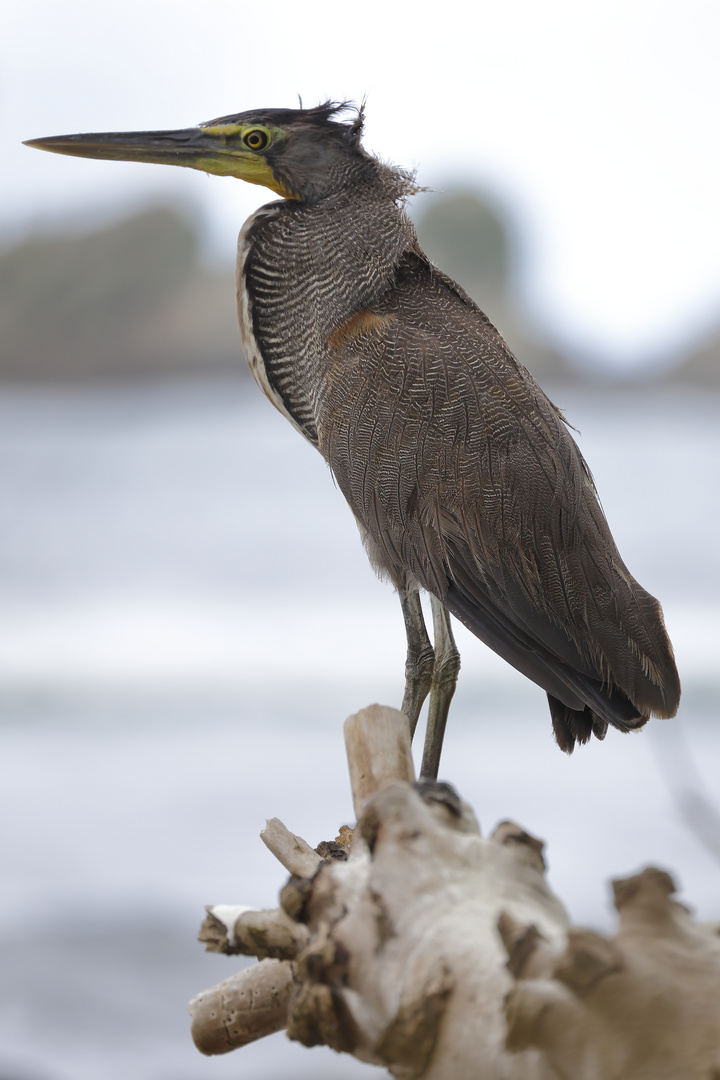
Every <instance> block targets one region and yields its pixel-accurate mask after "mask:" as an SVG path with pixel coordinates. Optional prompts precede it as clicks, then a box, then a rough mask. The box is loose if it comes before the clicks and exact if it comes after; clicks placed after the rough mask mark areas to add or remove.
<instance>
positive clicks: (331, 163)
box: [28, 103, 680, 778]
mask: <svg viewBox="0 0 720 1080" xmlns="http://www.w3.org/2000/svg"><path fill="white" fill-rule="evenodd" d="M343 108H344V107H343V106H341V105H335V104H332V103H326V104H324V105H320V106H318V107H317V108H313V109H255V110H251V111H249V112H243V113H239V114H237V115H235V116H223V117H220V118H219V119H217V120H212V121H210V122H209V123H207V124H201V125H200V126H199V127H196V128H190V129H188V130H183V131H155V132H130V133H111V134H89V135H68V136H60V137H57V138H49V139H37V140H34V141H32V142H30V143H29V144H28V145H30V146H35V147H38V148H40V149H43V150H52V151H55V152H56V153H61V154H73V155H79V156H81V157H91V158H113V159H118V160H122V161H147V162H158V163H163V164H169V165H184V166H188V167H190V168H193V169H201V170H203V171H204V172H208V173H216V174H220V175H222V176H234V177H238V178H240V179H242V180H248V181H250V182H251V183H253V184H261V185H264V186H265V187H268V188H270V189H271V190H272V191H274V192H275V193H276V194H278V195H280V196H281V197H282V198H281V200H280V201H276V202H272V203H270V204H268V205H267V206H263V207H261V209H260V210H258V211H257V212H256V213H255V214H253V215H252V217H251V218H250V219H249V220H248V221H247V222H246V224H245V226H244V228H243V229H242V232H241V233H240V240H239V246H238V267H237V292H238V312H239V319H240V329H241V335H242V341H243V344H244V347H245V353H246V356H247V359H248V362H249V364H250V368H251V369H252V373H253V375H254V376H255V379H256V381H257V382H258V384H259V385H260V387H261V388H262V390H263V391H264V393H265V394H266V395H267V397H268V398H270V400H271V401H272V403H273V404H274V405H275V406H276V407H277V408H278V409H279V410H280V412H282V413H283V414H284V415H285V416H286V417H287V418H288V420H289V421H290V422H291V423H292V424H293V425H294V426H295V427H296V428H297V429H298V431H299V432H300V433H301V434H302V435H304V436H305V438H306V439H308V440H309V441H310V442H311V443H312V444H313V445H314V446H316V447H317V449H318V450H319V451H320V453H321V454H322V455H323V457H324V458H325V460H326V461H327V462H328V464H329V466H330V468H331V469H332V472H333V474H334V476H335V478H336V480H337V483H338V484H339V486H340V488H341V490H342V492H343V494H344V495H345V498H346V499H347V501H348V503H349V504H350V508H351V509H352V511H353V513H354V515H355V517H356V519H357V522H358V524H359V527H360V532H361V534H362V537H363V541H364V543H365V546H366V548H367V552H368V555H369V556H370V560H371V562H372V564H373V565H374V567H375V568H376V570H378V571H379V573H380V574H382V575H384V576H386V577H388V578H389V579H390V581H391V582H392V583H393V585H395V587H396V588H397V590H398V593H399V595H400V601H401V604H402V609H403V615H404V619H405V626H406V630H407V638H408V660H407V665H406V689H405V697H404V701H403V706H402V707H403V710H404V711H405V712H406V713H407V715H408V718H409V720H410V725H411V729H412V730H413V731H414V729H415V725H416V723H417V718H418V713H419V711H420V709H421V707H422V704H423V701H424V700H425V698H426V697H427V696H428V694H429V695H430V706H429V709H430V712H429V717H428V733H427V737H426V743H425V752H424V756H423V765H422V774H423V775H424V776H426V777H429V778H434V777H436V776H437V769H438V762H439V757H440V748H441V745H442V737H443V732H444V727H445V720H446V717H447V711H448V708H449V705H450V699H451V698H452V695H453V692H454V689H455V682H456V679H457V673H458V670H459V666H460V658H459V654H458V651H457V648H456V646H455V643H454V641H453V637H452V632H451V629H450V620H449V617H448V612H450V613H451V614H453V615H454V616H455V617H456V618H458V619H459V620H460V621H461V622H462V623H464V624H465V626H467V627H468V628H469V629H470V630H471V631H472V632H473V633H474V634H475V635H476V636H477V637H479V638H480V639H481V640H482V641H484V642H485V643H486V644H487V645H489V646H490V648H491V649H494V650H495V651H496V652H497V653H499V654H500V656H502V657H503V658H504V659H505V660H507V661H508V662H509V663H510V664H512V665H513V666H514V667H515V668H517V669H518V670H519V671H521V672H523V674H524V675H527V677H528V678H529V679H532V680H533V681H534V682H536V683H537V684H538V685H539V686H541V687H542V688H543V690H545V691H546V692H547V696H548V700H549V703H550V713H551V716H552V723H553V728H554V731H555V736H556V739H557V741H558V743H559V745H560V747H561V748H562V749H563V750H565V751H568V752H570V751H571V750H572V749H573V747H574V745H575V742H576V741H579V742H581V743H583V742H586V741H587V740H588V739H589V738H590V735H591V734H593V733H594V734H595V735H596V736H598V738H603V736H604V735H605V733H606V731H607V728H608V725H609V724H611V725H612V726H613V727H615V728H618V729H619V730H620V731H631V730H634V729H636V728H639V727H642V725H643V724H645V723H646V721H647V720H648V718H649V717H650V716H651V715H654V716H665V717H667V716H673V715H674V714H675V712H676V711H677V707H678V701H679V697H680V683H679V680H678V675H677V671H676V668H675V663H674V660H673V654H672V647H671V645H670V642H669V640H668V637H667V634H666V632H665V627H664V625H663V617H662V610H661V608H660V605H659V603H658V602H657V600H655V599H654V598H653V597H652V596H650V595H649V594H648V593H646V592H645V590H644V589H642V588H641V587H640V586H639V585H638V584H637V582H636V581H635V580H634V578H633V577H632V576H631V575H630V573H629V572H628V570H627V569H626V567H625V565H624V563H623V561H622V559H621V558H620V555H619V554H618V550H617V548H616V546H615V543H614V541H613V538H612V535H611V533H610V530H609V528H608V525H607V522H606V521H605V517H604V515H603V512H602V510H601V508H600V505H599V502H598V499H597V496H596V492H595V488H594V486H593V481H592V478H591V475H590V472H589V470H588V467H587V465H586V464H585V461H584V460H583V457H582V455H581V453H580V451H579V449H578V447H577V446H576V444H575V442H574V440H573V438H572V436H571V435H570V433H569V431H568V429H567V427H566V424H565V421H564V419H563V416H562V414H561V413H560V412H559V410H558V409H557V408H555V406H554V405H552V403H551V402H550V401H549V400H548V398H547V397H546V396H545V394H544V393H543V392H542V390H541V389H540V388H539V387H538V385H537V383H536V382H535V380H534V379H533V377H532V376H531V375H530V373H529V372H528V371H527V370H526V369H525V368H524V367H523V366H522V364H520V363H519V362H518V361H517V360H516V359H515V357H514V356H513V355H512V353H511V352H510V351H509V350H508V348H507V346H506V344H505V342H504V341H503V339H502V337H501V336H500V334H499V333H498V332H497V330H496V329H495V328H494V327H493V326H492V325H491V323H490V322H489V321H488V319H487V318H486V316H485V315H484V314H483V313H482V311H480V310H479V308H478V307H477V306H476V305H475V304H474V303H473V301H472V300H471V299H470V298H469V297H468V296H467V295H466V293H465V292H463V290H462V288H460V286H458V285H456V284H455V282H454V281H452V280H450V278H448V277H447V276H446V275H445V274H443V273H442V271H440V270H439V269H437V267H435V266H433V265H432V263H431V262H430V261H429V260H428V259H427V257H426V256H425V254H424V253H423V251H422V249H421V248H420V246H419V244H418V240H417V237H416V235H415V230H414V228H413V226H412V224H411V222H410V220H409V219H408V217H407V215H406V214H405V212H404V209H403V206H404V202H405V200H406V198H407V196H408V195H409V194H411V193H412V191H413V179H412V176H411V175H409V174H408V173H406V172H404V171H402V170H400V169H395V168H391V167H389V166H388V165H385V164H382V163H381V162H379V161H378V160H376V159H375V158H374V157H372V156H371V155H370V154H368V153H367V152H366V151H365V150H364V149H363V148H362V146H361V143H360V137H361V132H362V112H359V113H358V115H357V117H356V118H355V119H354V120H353V121H352V122H347V123H345V122H342V119H341V116H342V111H343ZM419 589H424V590H426V591H427V592H428V593H429V595H430V599H431V604H432V612H433V623H434V632H435V648H434V649H433V646H432V645H431V643H430V640H429V638H428V635H427V632H426V629H425V624H424V621H423V615H422V609H421V606H420V599H419V595H418V590H419Z"/></svg>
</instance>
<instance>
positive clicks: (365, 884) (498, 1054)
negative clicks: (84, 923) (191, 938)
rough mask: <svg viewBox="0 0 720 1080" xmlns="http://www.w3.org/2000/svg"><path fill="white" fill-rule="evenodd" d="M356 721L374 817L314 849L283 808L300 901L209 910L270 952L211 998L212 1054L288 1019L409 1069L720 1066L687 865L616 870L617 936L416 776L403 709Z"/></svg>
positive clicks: (434, 1076)
mask: <svg viewBox="0 0 720 1080" xmlns="http://www.w3.org/2000/svg"><path fill="white" fill-rule="evenodd" d="M345 734H346V744H347V750H348V762H349V768H350V777H351V785H352V792H353V801H354V805H355V809H356V813H357V816H358V820H357V825H356V826H355V828H354V829H350V828H349V827H347V826H343V827H342V829H341V830H340V834H339V835H338V837H337V838H336V840H334V841H328V842H326V843H323V844H320V845H318V848H317V850H316V851H314V850H313V849H312V848H311V847H310V846H309V845H308V844H306V843H305V842H304V841H303V840H301V839H300V838H299V837H296V836H295V835H294V834H293V833H291V832H290V831H289V830H288V829H286V828H285V826H284V825H282V823H281V822H279V821H277V819H273V820H272V821H270V822H268V825H267V827H266V829H265V830H264V831H263V840H264V841H265V843H266V844H267V846H268V847H269V848H270V850H271V851H272V852H273V854H275V855H276V857H277V858H278V859H279V861H280V862H281V863H282V865H283V866H284V867H285V868H286V869H287V870H289V871H290V874H291V877H290V880H289V881H288V882H287V884H286V885H285V886H284V888H283V889H282V891H281V894H280V908H278V909H276V910H274V911H260V912H258V911H251V910H248V909H247V908H232V907H225V906H218V907H213V908H208V909H207V910H208V916H207V918H206V920H205V923H203V928H202V931H201V940H203V941H205V943H206V946H207V948H208V949H210V950H211V951H216V952H226V953H238V952H242V953H245V954H251V955H254V956H257V957H258V958H259V963H258V964H256V965H255V966H253V967H250V968H247V969H245V970H244V971H241V972H240V973H239V974H238V975H235V976H232V977H231V978H230V979H228V980H226V981H225V982H224V983H221V984H220V985H219V986H217V987H214V988H213V989H212V990H209V991H206V992H205V993H204V994H201V995H199V996H198V997H197V998H195V999H194V1001H193V1003H192V1006H191V1011H192V1013H193V1037H194V1038H195V1041H196V1043H197V1045H198V1047H199V1048H200V1049H201V1050H202V1051H203V1052H204V1053H209V1054H216V1053H225V1052H226V1051H227V1050H230V1049H233V1048H234V1047H236V1046H241V1045H244V1044H245V1043H247V1042H250V1041H252V1040H253V1039H257V1038H260V1037H262V1036H263V1035H265V1034H268V1033H270V1032H271V1031H277V1030H279V1029H280V1028H282V1027H286V1028H287V1032H288V1035H289V1036H290V1037H291V1038H293V1039H297V1040H299V1041H300V1042H302V1043H304V1044H305V1045H307V1046H313V1045H317V1044H320V1043H324V1044H326V1045H328V1046H331V1047H333V1048H334V1049H335V1050H338V1051H341V1052H346V1053H351V1054H353V1055H355V1056H356V1057H358V1058H360V1059H361V1060H363V1061H367V1062H370V1063H374V1064H377V1065H384V1066H386V1067H387V1068H388V1069H389V1071H390V1073H391V1074H392V1075H393V1076H395V1077H397V1078H398V1080H469V1078H471V1077H476V1076H482V1077H483V1080H680V1078H682V1080H720V936H719V934H718V925H717V924H714V925H711V926H699V925H698V924H696V923H694V922H693V920H692V918H691V916H690V915H689V913H688V912H687V910H686V909H685V908H683V907H682V906H681V905H680V904H678V903H676V902H675V901H674V900H673V899H672V893H673V891H674V886H673V883H672V879H671V878H670V877H669V875H668V874H666V873H665V872H663V871H660V870H655V869H652V868H648V869H646V870H645V871H643V872H642V873H641V874H638V875H636V876H634V877H632V878H628V879H625V880H622V881H616V882H614V890H615V903H616V907H617V909H618V913H619V928H618V931H617V933H616V934H615V936H614V937H612V938H609V937H606V936H604V935H601V934H597V933H595V932H594V931H591V930H586V929H583V928H579V927H573V926H571V925H570V923H569V920H568V917H567V914H566V913H565V910H564V908H563V906H562V904H561V902H560V901H559V900H558V898H557V897H556V896H554V895H553V893H552V892H551V891H550V889H549V887H548V885H547V882H546V880H545V861H544V858H543V845H542V843H541V842H540V841H539V840H536V839H535V838H534V837H532V836H531V835H530V834H529V833H527V832H526V831H525V830H524V829H522V828H520V827H519V826H517V825H515V824H513V823H511V822H504V823H503V824H502V825H500V826H498V828H497V829H496V830H495V832H494V833H493V835H492V836H490V837H489V838H486V837H483V836H481V835H480V831H479V828H478V825H477V822H476V820H475V817H474V815H473V813H472V810H471V809H470V808H469V807H468V806H467V805H466V804H465V803H463V802H462V800H460V799H459V798H458V796H457V795H456V793H455V792H454V791H453V789H452V788H450V787H449V786H448V785H444V784H433V783H429V784H428V783H420V784H415V783H413V779H414V773H413V768H412V758H411V756H410V740H409V733H408V726H407V722H406V721H405V718H404V716H403V715H402V714H400V713H397V712H395V710H392V709H385V708H383V707H381V706H372V707H371V708H369V709H366V710H363V712H361V713H358V714H357V715H356V716H354V717H351V718H350V719H349V720H348V721H347V722H346V726H345Z"/></svg>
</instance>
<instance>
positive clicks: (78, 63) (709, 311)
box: [0, 0, 720, 363]
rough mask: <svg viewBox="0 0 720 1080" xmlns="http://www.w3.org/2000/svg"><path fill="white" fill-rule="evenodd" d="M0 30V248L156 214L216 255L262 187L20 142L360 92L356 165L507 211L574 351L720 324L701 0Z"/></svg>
mask: <svg viewBox="0 0 720 1080" xmlns="http://www.w3.org/2000/svg"><path fill="white" fill-rule="evenodd" d="M3 24H4V31H3V34H2V37H1V38H0V65H1V67H0V118H1V122H2V132H3V139H2V155H3V160H2V164H1V169H0V235H1V236H3V237H4V238H5V240H6V241H7V240H8V239H9V238H11V237H12V236H14V235H17V234H18V233H22V232H24V231H27V230H28V229H29V228H34V227H38V226H40V225H43V224H45V223H47V222H48V221H49V222H53V221H56V220H57V218H58V217H60V216H62V217H67V215H70V216H76V217H77V216H79V217H81V218H82V217H84V218H85V219H86V220H87V221H88V222H90V223H93V222H96V221H97V220H101V219H102V218H103V217H104V216H107V215H108V213H117V205H118V201H119V200H122V201H123V205H124V206H125V207H127V206H128V205H138V204H141V203H145V202H147V201H149V200H153V199H155V200H157V199H159V198H171V199H174V200H178V201H184V202H189V203H193V204H195V205H198V206H200V207H201V209H202V213H203V215H204V217H205V223H206V228H207V230H208V237H209V243H210V244H211V247H212V250H214V251H215V252H219V253H221V254H222V253H226V254H227V255H228V257H230V253H231V251H232V249H233V248H234V243H235V237H236V234H237V231H238V229H239V226H240V225H241V223H242V221H243V219H244V217H245V216H247V214H248V213H249V212H251V211H252V210H253V209H254V208H255V207H256V206H257V205H259V204H260V202H263V201H266V197H265V194H264V192H263V189H261V188H257V187H251V186H250V185H246V184H243V183H242V182H240V181H236V180H233V179H226V178H222V179H221V178H217V177H205V176H203V175H202V174H199V173H196V172H194V171H191V170H187V169H171V168H167V167H161V166H149V165H139V164H126V163H117V162H89V161H82V160H77V161H74V160H72V159H70V158H62V157H58V156H53V155H48V154H41V153H39V152H38V151H36V150H30V149H28V148H26V147H22V146H20V141H21V140H22V139H25V138H33V137H38V136H41V135H55V134H65V133H70V132H76V131H93V130H94V131H103V130H104V131H111V130H123V129H131V130H132V129H134V130H138V129H153V128H174V127H187V126H190V125H192V124H195V123H198V122H201V121H203V120H207V119H210V118H212V117H214V116H218V115H221V114H224V113H229V112H235V111H241V110H243V109H247V108H252V107H256V106H291V107H292V106H294V105H295V104H296V102H297V95H298V93H300V94H302V97H303V101H304V103H305V104H314V103H316V102H317V101H318V100H320V99H324V98H326V97H332V98H343V97H347V98H353V99H359V98H362V97H363V96H364V95H367V99H368V104H367V113H368V121H367V135H366V139H365V143H366V146H367V147H368V149H370V150H372V151H374V152H376V153H378V154H380V155H381V156H382V157H384V158H386V159H389V160H392V161H395V162H397V163H399V164H402V165H410V166H417V167H418V169H419V179H420V181H421V182H422V183H423V184H427V185H430V186H432V187H434V188H438V189H443V188H448V187H449V186H450V184H451V183H454V182H456V181H457V179H458V178H463V179H464V180H465V181H466V182H467V183H471V184H475V185H477V186H478V187H479V188H481V189H482V188H484V189H485V190H488V191H490V192H492V193H495V194H496V195H497V196H498V197H499V198H500V199H501V200H503V201H504V202H506V203H507V204H508V205H509V206H510V207H511V208H513V210H514V211H515V213H516V214H517V215H518V216H519V219H520V222H521V224H522V226H523V229H524V230H525V233H526V235H527V245H528V263H527V266H528V274H527V281H526V289H527V293H528V301H529V303H530V305H531V309H532V312H533V315H534V317H535V318H536V319H537V320H539V321H540V322H541V323H543V324H544V325H546V326H548V327H549V328H550V329H551V330H552V332H553V333H554V334H556V335H558V336H560V337H561V338H562V339H564V340H565V341H566V342H567V343H568V344H570V345H572V346H574V347H576V348H577V349H578V350H579V351H584V352H589V353H594V354H596V355H597V356H605V357H608V358H610V359H614V360H615V362H620V363H632V362H637V361H641V360H643V359H644V358H648V357H651V356H653V355H657V354H662V353H667V352H670V351H672V349H673V348H675V347H676V345H677V344H678V342H680V341H681V340H683V339H684V338H686V337H687V336H688V335H691V334H696V335H700V334H701V333H702V332H703V329H709V328H710V327H711V326H712V325H713V324H715V325H718V324H719V323H720V208H719V206H718V204H719V202H720V139H719V137H718V131H719V129H720V124H719V123H718V116H719V113H720V110H719V105H720V62H719V61H718V57H719V56H720V5H719V4H718V3H717V2H716V0H666V2H664V0H542V2H538V0H502V2H500V3H498V0H492V2H490V0H479V2H475V3H472V4H469V3H465V4H461V3H457V2H455V0H447V2H445V3H441V4H433V5H427V6H424V5H423V4H422V3H421V4H414V5H407V4H393V3H392V2H388V0H382V2H380V0H365V3H363V4H362V5H347V4H337V5H329V4H313V3H307V2H306V3H304V4H298V3H297V2H293V3H289V2H287V0H273V2H272V3H270V2H265V3H262V4H260V3H257V2H256V3H247V2H243V0H233V2H225V0H203V2H202V3H201V2H199V0H173V2H172V3H170V2H161V0H125V2H124V3H123V4H122V5H120V4H113V3H108V4H98V3H97V0H93V2H92V3H91V2H90V0H63V3H58V2H57V0H24V3H23V4H22V5H21V4H18V3H16V4H14V5H13V8H12V10H10V9H6V11H5V13H4V17H3ZM418 198H422V196H419V197H418Z"/></svg>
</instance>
